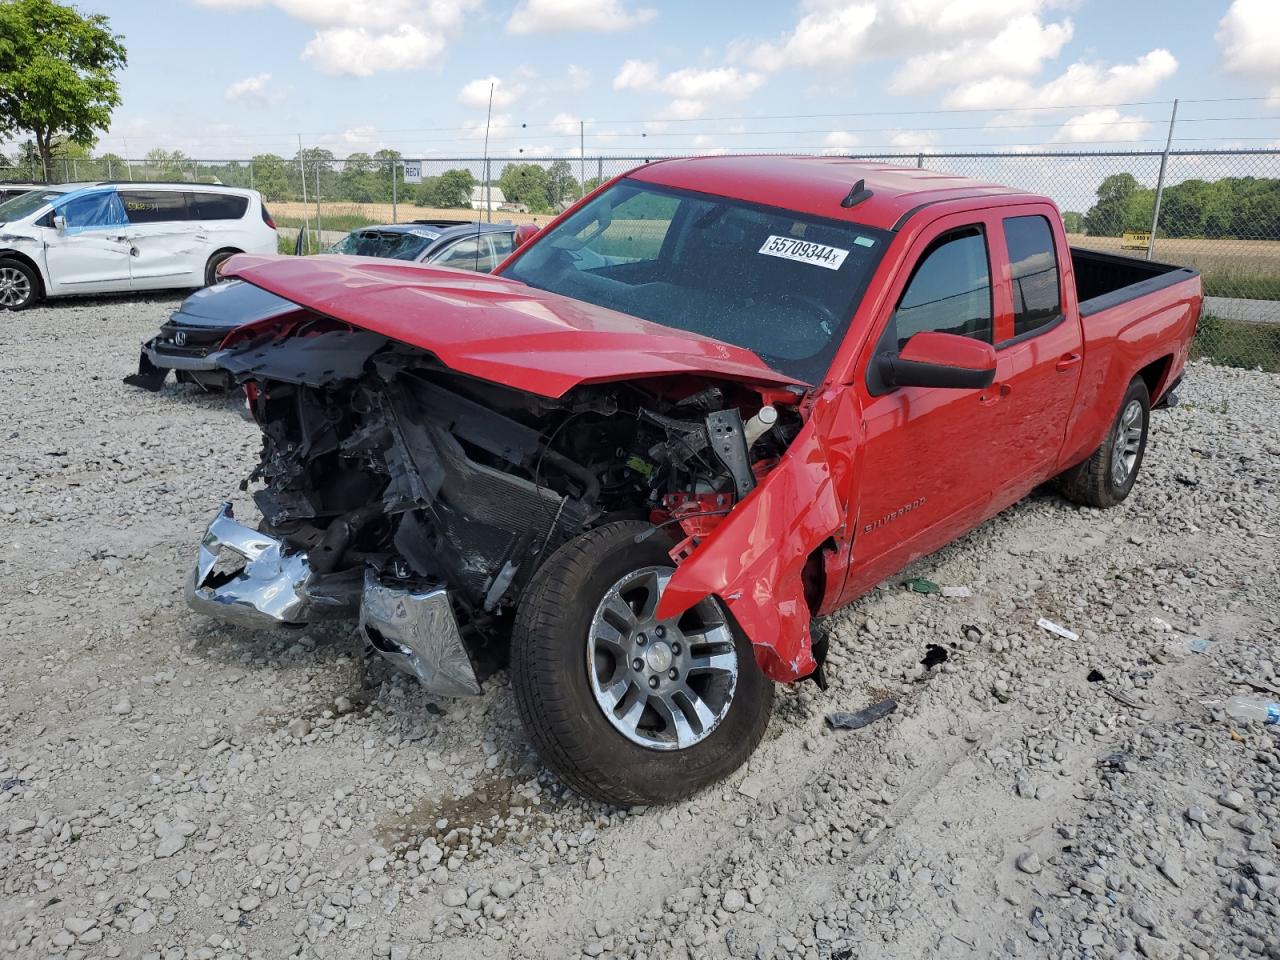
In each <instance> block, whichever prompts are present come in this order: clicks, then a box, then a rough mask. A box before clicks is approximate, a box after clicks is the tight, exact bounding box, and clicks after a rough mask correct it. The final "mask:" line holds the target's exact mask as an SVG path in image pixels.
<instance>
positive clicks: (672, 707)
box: [653, 694, 698, 750]
mask: <svg viewBox="0 0 1280 960" xmlns="http://www.w3.org/2000/svg"><path fill="white" fill-rule="evenodd" d="M653 707H654V709H655V710H657V711H658V713H659V714H660V715H661V716H662V719H663V720H665V721H666V723H667V727H668V728H669V729H670V730H671V732H672V733H674V734H675V738H676V746H678V747H679V748H680V749H681V750H683V749H684V748H685V747H691V746H693V745H694V744H695V743H697V742H698V735H697V734H696V733H695V732H694V730H693V727H691V726H689V720H688V718H686V717H685V715H684V710H683V709H682V708H681V707H680V706H679V705H678V704H676V702H675V701H674V700H673V699H672V697H671V695H670V694H668V695H665V696H659V697H655V698H654V701H653Z"/></svg>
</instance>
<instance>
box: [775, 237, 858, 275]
mask: <svg viewBox="0 0 1280 960" xmlns="http://www.w3.org/2000/svg"><path fill="white" fill-rule="evenodd" d="M756 252H757V253H763V254H764V255H765V256H767V257H781V258H782V259H783V260H795V261H797V262H798V263H808V264H811V265H812V266H815V267H826V268H827V269H828V270H839V269H840V265H841V264H842V263H844V258H845V257H847V256H848V255H849V251H848V250H841V249H840V248H839V247H828V246H827V245H826V244H825V243H810V242H809V241H808V240H797V239H795V238H794V237H776V236H770V237H769V238H768V239H767V240H765V242H764V244H763V245H762V246H761V247H760V249H759V250H758V251H756Z"/></svg>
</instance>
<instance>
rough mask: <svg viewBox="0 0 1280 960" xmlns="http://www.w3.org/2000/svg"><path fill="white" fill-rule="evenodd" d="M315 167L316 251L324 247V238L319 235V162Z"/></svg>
mask: <svg viewBox="0 0 1280 960" xmlns="http://www.w3.org/2000/svg"><path fill="white" fill-rule="evenodd" d="M315 169H316V253H319V252H320V251H321V250H323V249H324V238H323V237H321V236H320V164H318V163H317V164H316V165H315Z"/></svg>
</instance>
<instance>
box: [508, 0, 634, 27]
mask: <svg viewBox="0 0 1280 960" xmlns="http://www.w3.org/2000/svg"><path fill="white" fill-rule="evenodd" d="M655 16H657V11H656V10H653V9H649V8H639V9H635V10H628V9H627V7H626V6H624V4H623V3H622V2H621V0H524V2H523V3H521V4H520V5H519V6H517V7H516V9H515V10H514V11H513V12H512V14H511V19H510V20H508V21H507V30H508V32H510V33H552V32H558V31H567V30H589V31H592V32H594V33H613V32H616V31H618V30H629V29H631V28H632V27H638V26H640V25H641V24H645V23H648V22H649V21H650V20H652V19H653V18H654V17H655Z"/></svg>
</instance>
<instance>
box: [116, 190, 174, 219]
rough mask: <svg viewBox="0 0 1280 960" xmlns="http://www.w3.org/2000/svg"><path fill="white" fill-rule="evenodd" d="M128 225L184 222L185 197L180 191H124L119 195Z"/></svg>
mask: <svg viewBox="0 0 1280 960" xmlns="http://www.w3.org/2000/svg"><path fill="white" fill-rule="evenodd" d="M120 199H121V200H123V201H124V211H125V213H127V214H128V215H129V222H130V223H167V222H169V221H173V220H186V219H188V215H187V196H186V194H185V193H183V192H182V191H180V190H126V191H122V192H121V194H120Z"/></svg>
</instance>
